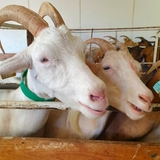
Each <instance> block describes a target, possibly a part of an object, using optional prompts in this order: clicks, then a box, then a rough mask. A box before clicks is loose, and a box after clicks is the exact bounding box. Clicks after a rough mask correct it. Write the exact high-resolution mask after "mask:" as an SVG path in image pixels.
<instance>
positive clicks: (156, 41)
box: [153, 30, 160, 64]
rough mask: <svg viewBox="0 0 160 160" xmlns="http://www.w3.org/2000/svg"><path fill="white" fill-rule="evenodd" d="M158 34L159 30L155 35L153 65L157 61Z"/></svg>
mask: <svg viewBox="0 0 160 160" xmlns="http://www.w3.org/2000/svg"><path fill="white" fill-rule="evenodd" d="M159 32H160V30H159V31H158V32H157V33H156V40H155V46H154V54H153V64H154V63H155V62H156V59H157V49H158V39H159Z"/></svg>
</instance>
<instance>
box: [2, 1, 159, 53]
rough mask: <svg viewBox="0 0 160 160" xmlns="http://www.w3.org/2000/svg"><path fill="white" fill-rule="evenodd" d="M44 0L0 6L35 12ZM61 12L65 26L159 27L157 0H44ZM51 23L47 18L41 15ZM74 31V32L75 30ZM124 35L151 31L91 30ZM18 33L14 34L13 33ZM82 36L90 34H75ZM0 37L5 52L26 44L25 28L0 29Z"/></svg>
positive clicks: (150, 32) (152, 32)
mask: <svg viewBox="0 0 160 160" xmlns="http://www.w3.org/2000/svg"><path fill="white" fill-rule="evenodd" d="M43 1H44V0H23V1H21V0H1V8H2V7H4V6H6V5H9V4H19V5H24V6H26V7H28V8H30V9H32V10H34V11H36V12H37V11H38V8H39V6H40V4H41V3H42V2H43ZM48 1H49V2H51V3H52V4H53V5H54V6H55V7H56V8H57V9H58V10H59V12H60V13H61V15H62V17H63V19H64V20H65V22H66V24H67V26H68V28H70V29H84V28H119V27H121V28H124V27H144V26H147V27H148V26H160V18H159V15H160V10H159V8H158V7H159V6H160V1H159V0H154V1H153V0H129V1H128V0H120V1H119V0H94V1H93V0H67V1H66V0H48ZM45 19H46V20H47V21H48V22H49V24H50V25H53V24H52V22H51V21H50V19H49V18H45ZM76 34H77V33H76ZM123 34H125V35H128V36H129V37H131V38H132V39H133V40H134V38H135V37H136V36H144V37H145V38H147V39H150V36H152V35H155V31H149V32H148V31H142V32H132V31H129V32H126V31H125V32H105V33H95V34H94V35H93V36H94V37H101V38H102V37H103V36H104V35H111V36H116V37H117V38H118V39H119V40H122V39H120V38H119V36H120V35H123ZM17 35H18V36H17ZM78 36H81V37H82V39H84V40H86V39H87V38H90V36H91V34H90V33H88V34H78ZM0 39H1V40H2V42H3V45H4V48H5V50H6V52H8V53H12V52H19V51H20V50H22V49H24V48H25V47H26V45H27V41H26V32H25V31H15V30H14V31H12V30H11V31H10V32H9V31H6V30H5V31H4V30H0Z"/></svg>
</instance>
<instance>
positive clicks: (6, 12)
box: [0, 5, 48, 37]
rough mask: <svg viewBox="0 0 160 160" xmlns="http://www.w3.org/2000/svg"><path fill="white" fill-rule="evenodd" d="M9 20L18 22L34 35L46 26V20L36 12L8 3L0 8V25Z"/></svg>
mask: <svg viewBox="0 0 160 160" xmlns="http://www.w3.org/2000/svg"><path fill="white" fill-rule="evenodd" d="M10 20H12V21H16V22H18V23H20V24H21V25H22V26H23V27H24V28H26V29H27V30H29V31H30V32H31V33H32V35H33V36H35V37H36V36H37V35H38V34H39V32H40V31H41V30H42V29H44V28H46V27H48V24H47V22H45V21H44V20H43V19H42V18H41V17H40V16H39V15H38V14H37V13H35V12H34V11H32V10H30V9H28V8H25V7H23V6H20V5H8V6H6V7H4V8H2V9H1V10H0V26H1V25H2V24H3V23H4V22H5V21H10Z"/></svg>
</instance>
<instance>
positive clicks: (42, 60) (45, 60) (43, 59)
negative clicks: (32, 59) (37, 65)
mask: <svg viewBox="0 0 160 160" xmlns="http://www.w3.org/2000/svg"><path fill="white" fill-rule="evenodd" d="M40 61H41V62H42V63H44V62H47V61H48V59H47V58H41V59H40Z"/></svg>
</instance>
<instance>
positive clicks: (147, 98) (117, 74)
mask: <svg viewBox="0 0 160 160" xmlns="http://www.w3.org/2000/svg"><path fill="white" fill-rule="evenodd" d="M118 47H119V48H121V46H118ZM122 47H123V46H122ZM87 64H88V65H89V67H90V68H91V70H92V71H93V72H94V73H95V74H96V75H97V76H98V77H99V78H100V79H102V80H103V81H104V82H105V84H106V86H107V96H108V101H109V104H110V105H112V106H114V107H115V108H117V109H118V110H120V111H122V112H124V113H125V114H126V115H127V116H128V117H130V118H131V119H133V120H137V119H140V118H142V117H143V116H144V115H145V112H150V111H151V109H152V107H151V106H150V105H151V101H152V99H153V94H152V92H151V91H150V90H149V89H148V88H147V87H146V86H145V85H144V84H143V83H142V81H141V80H140V77H139V73H140V71H141V66H140V63H138V62H137V61H135V60H134V59H133V58H132V56H131V55H130V53H129V52H128V51H127V50H126V49H125V48H121V49H120V50H119V51H114V50H111V51H108V52H106V53H105V56H104V58H103V59H102V62H101V63H100V64H92V63H90V62H88V61H87ZM107 66H108V67H109V69H108V70H105V69H104V68H105V67H107ZM141 97H143V98H144V99H143V98H141ZM132 105H135V106H136V107H138V108H140V109H142V110H143V111H144V112H137V111H136V110H134V108H133V106H132ZM57 112H58V113H57ZM55 115H56V116H55ZM109 115H110V112H109V111H107V112H106V114H105V115H103V116H102V117H98V118H96V119H89V118H87V117H85V116H84V115H82V114H81V113H80V112H79V111H75V110H73V109H71V110H69V111H57V110H53V111H52V112H51V114H50V116H49V119H48V121H47V123H46V128H45V136H46V137H55V138H57V137H58V138H80V139H91V138H95V137H97V136H98V134H100V133H101V131H102V130H103V128H104V126H105V124H106V122H107V119H108V117H109ZM66 119H68V123H67V120H66Z"/></svg>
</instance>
